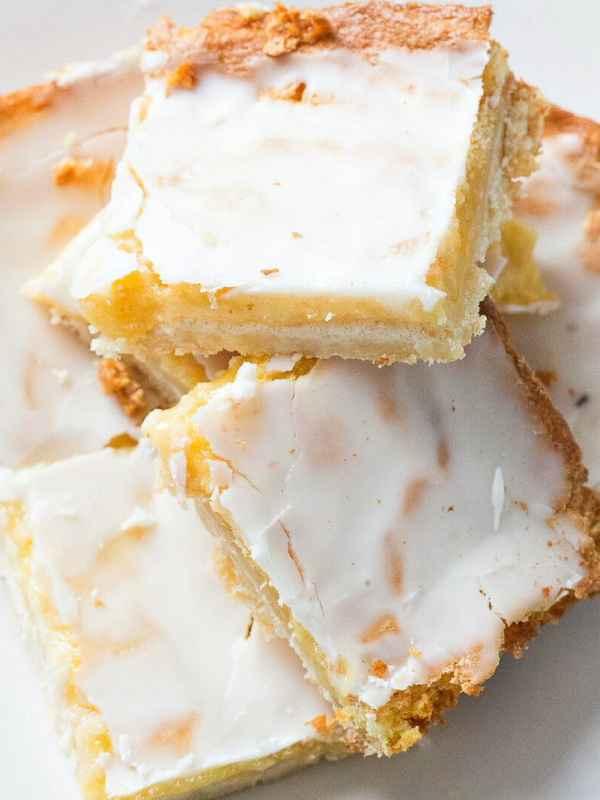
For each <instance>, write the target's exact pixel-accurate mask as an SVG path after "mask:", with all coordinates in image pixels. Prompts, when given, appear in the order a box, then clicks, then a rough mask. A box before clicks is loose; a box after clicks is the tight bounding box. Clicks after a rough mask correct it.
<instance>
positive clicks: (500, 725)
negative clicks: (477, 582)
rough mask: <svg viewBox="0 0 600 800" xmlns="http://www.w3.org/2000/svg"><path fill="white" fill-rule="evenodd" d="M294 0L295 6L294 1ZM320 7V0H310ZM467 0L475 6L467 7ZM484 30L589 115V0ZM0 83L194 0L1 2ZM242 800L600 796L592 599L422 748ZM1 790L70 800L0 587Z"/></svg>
mask: <svg viewBox="0 0 600 800" xmlns="http://www.w3.org/2000/svg"><path fill="white" fill-rule="evenodd" d="M299 5H303V3H299ZM315 5H324V3H315ZM468 5H476V3H468ZM494 5H495V9H496V20H495V27H494V32H495V36H496V38H498V39H499V41H501V42H502V44H503V45H504V46H505V47H506V48H507V49H508V50H509V52H510V54H511V62H512V66H513V68H514V70H515V72H516V73H517V74H520V75H521V74H522V75H524V76H526V77H527V79H528V80H529V81H530V82H532V83H537V84H538V85H539V86H540V87H541V88H542V90H543V91H544V93H545V94H546V96H547V97H549V98H550V99H551V100H552V101H553V102H556V103H559V104H561V105H563V106H565V107H566V108H569V109H570V110H573V111H575V112H577V113H579V114H583V115H586V116H591V117H594V118H596V119H600V44H599V43H600V2H599V0H571V2H568V3H567V2H565V1H564V0H525V2H524V1H523V0H497V2H496V3H495V4H494ZM1 6H2V12H1V14H0V19H1V23H0V91H2V92H5V91H9V90H11V89H15V88H21V87H24V86H27V85H29V84H31V83H35V82H37V81H39V80H40V79H41V78H42V77H43V74H44V72H45V71H47V70H51V69H53V68H56V67H59V66H62V65H63V64H65V63H67V62H70V61H75V60H87V59H94V58H102V57H104V56H105V55H107V54H108V53H110V52H113V51H114V50H118V49H120V48H123V47H126V46H128V45H130V44H132V43H134V42H135V41H137V40H138V39H139V38H140V36H141V34H142V32H143V30H144V28H145V27H147V26H148V25H149V24H151V22H152V21H153V20H154V19H155V18H156V16H157V15H158V14H159V13H165V12H168V13H170V14H171V15H172V17H173V19H174V21H175V22H177V23H181V24H190V23H192V22H194V21H195V20H196V19H198V18H199V17H200V16H201V15H202V14H203V13H204V12H205V11H206V10H208V9H209V8H210V6H211V4H209V3H208V2H206V0H102V2H98V0H18V2H11V3H10V4H9V2H8V0H2V2H1ZM243 796H244V798H247V800H278V799H279V798H282V797H285V798H286V800H306V798H309V797H310V798H316V800H322V799H323V800H325V798H327V800H446V798H450V799H452V798H457V800H567V799H568V800H571V799H574V798H576V800H600V601H596V602H588V603H584V604H581V605H580V606H578V607H576V608H575V609H573V610H572V611H570V612H569V614H568V616H567V618H566V619H565V620H564V621H563V622H562V623H561V624H560V625H559V626H558V627H556V628H551V629H546V630H544V631H543V632H542V634H541V635H540V637H539V639H537V640H536V641H535V642H534V643H533V645H532V646H531V648H530V649H529V651H528V652H527V654H526V655H525V657H524V658H523V660H522V661H521V662H514V661H512V660H511V659H509V658H505V659H504V660H503V662H502V664H501V666H500V669H499V670H498V672H497V674H496V676H495V677H494V678H493V679H492V680H491V681H489V683H488V684H486V688H485V691H484V692H483V694H482V695H481V696H480V697H479V698H462V699H461V702H460V705H459V708H458V709H457V710H455V711H453V712H450V713H448V715H447V725H446V727H445V729H436V730H434V731H433V732H432V734H431V735H430V736H429V737H427V738H426V739H425V740H424V741H423V743H422V744H421V745H419V746H417V747H415V748H413V749H412V750H411V751H409V752H408V753H406V754H405V755H402V756H398V757H396V758H393V759H389V760H386V759H379V760H378V759H374V758H371V759H362V758H360V757H355V758H353V759H350V760H348V761H346V762H345V763H342V764H329V765H322V766H318V767H315V768H313V769H310V770H306V771H305V772H303V773H301V774H298V775H296V776H294V777H291V778H288V779H286V780H285V781H284V782H279V783H276V784H273V785H270V786H266V787H258V788H255V789H253V790H250V791H248V792H246V793H244V795H243ZM0 798H2V800H80V795H79V793H78V791H77V787H76V785H75V781H74V779H73V777H72V775H71V773H70V770H69V768H68V765H67V763H66V761H65V760H64V759H63V757H62V755H61V754H60V751H59V747H58V743H57V742H56V740H55V737H54V732H53V730H52V727H51V724H50V721H49V719H48V717H47V711H46V705H45V699H44V696H43V692H42V690H41V688H40V686H39V683H38V677H37V675H36V673H35V671H34V668H33V666H32V664H31V663H30V661H29V658H28V656H27V654H26V652H25V650H24V648H23V646H22V644H21V641H20V639H19V635H18V631H17V628H16V625H15V623H14V620H13V619H12V616H11V613H10V608H9V604H8V597H7V593H6V589H5V587H4V586H3V585H2V584H0Z"/></svg>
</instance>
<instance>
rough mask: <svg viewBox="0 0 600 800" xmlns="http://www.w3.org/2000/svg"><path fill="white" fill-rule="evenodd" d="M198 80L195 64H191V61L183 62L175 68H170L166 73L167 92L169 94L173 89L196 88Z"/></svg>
mask: <svg viewBox="0 0 600 800" xmlns="http://www.w3.org/2000/svg"><path fill="white" fill-rule="evenodd" d="M196 82H197V78H196V73H195V71H194V66H193V64H190V62H189V61H184V62H183V64H179V66H177V67H175V69H172V70H169V71H168V72H167V73H166V75H165V88H166V92H167V94H169V93H170V92H171V90H172V89H187V90H188V91H189V90H190V89H193V88H194V86H195V85H196Z"/></svg>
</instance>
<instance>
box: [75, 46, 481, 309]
mask: <svg viewBox="0 0 600 800" xmlns="http://www.w3.org/2000/svg"><path fill="white" fill-rule="evenodd" d="M488 58H489V44H488V43H487V42H477V41H471V42H467V41H464V42H459V43H458V44H457V45H456V46H455V47H453V48H449V47H439V48H434V49H431V50H407V49H404V48H399V47H389V48H387V49H385V50H383V51H382V52H380V53H379V54H378V58H377V61H376V63H373V61H372V60H368V59H367V58H366V57H365V56H364V55H363V54H361V53H355V52H351V51H348V50H344V49H342V48H338V49H325V50H314V51H308V52H297V53H292V54H288V55H287V56H286V57H285V58H277V59H269V58H266V57H260V58H259V57H257V58H255V59H254V60H253V61H252V63H251V65H250V70H249V74H247V75H245V76H244V77H243V78H240V77H235V76H233V75H228V74H225V73H223V72H220V71H217V70H216V69H214V66H213V67H210V66H209V65H207V64H204V65H200V66H199V67H198V69H199V74H198V81H197V85H196V86H195V87H194V88H193V89H191V90H184V89H179V90H177V89H175V90H171V91H170V92H167V91H166V90H165V85H164V81H163V79H162V78H156V77H154V78H153V77H150V78H148V79H147V84H146V92H145V98H144V100H141V99H140V101H138V102H136V103H135V104H134V106H133V107H132V117H131V126H130V136H129V140H128V144H127V148H126V152H125V155H124V160H123V162H122V165H121V167H120V169H119V171H118V175H117V179H116V181H115V184H114V187H113V193H112V197H111V201H110V204H109V210H108V216H107V217H106V218H105V223H106V231H107V234H110V235H112V234H115V233H121V232H123V231H125V230H128V229H131V228H132V229H133V230H134V232H135V234H136V236H137V237H138V239H139V240H140V241H141V244H142V248H143V253H144V255H145V257H146V258H147V259H149V260H150V261H151V262H152V264H153V268H154V270H155V272H156V273H157V274H158V275H159V276H160V278H161V280H162V281H163V282H164V283H166V284H175V283H180V282H187V283H194V284H200V285H201V286H202V287H203V289H205V290H206V291H208V292H214V291H216V290H217V289H220V288H223V287H233V289H232V290H233V291H243V292H247V293H252V294H271V293H274V294H280V293H284V294H294V295H298V296H319V295H326V296H332V295H338V296H344V297H352V296H367V297H372V298H376V299H378V300H380V301H381V302H383V303H387V304H398V303H405V302H409V301H411V300H413V299H418V300H420V301H421V302H422V303H423V306H424V307H425V308H432V307H433V305H434V304H435V303H436V301H437V300H438V299H439V298H440V297H442V296H443V293H442V292H440V291H439V290H437V289H434V288H433V287H431V286H428V285H427V284H426V282H425V280H426V276H427V272H428V269H429V266H430V265H431V263H432V262H433V261H434V260H435V257H436V253H437V251H438V248H439V246H440V243H441V241H442V240H443V237H444V235H445V234H446V232H447V231H448V228H449V226H450V224H451V222H452V219H453V214H454V208H455V195H456V191H457V188H458V187H459V186H460V185H461V184H462V182H463V179H464V175H465V163H466V157H467V153H468V150H469V144H470V136H471V133H472V130H473V127H474V124H475V121H476V118H477V113H478V104H479V100H480V97H481V94H482V80H481V75H482V72H483V69H484V67H485V65H486V63H487V60H488ZM298 83H302V84H305V87H306V88H305V89H304V94H303V99H302V102H292V101H290V100H285V99H281V98H280V97H277V96H274V95H277V93H282V92H284V91H285V89H286V87H289V86H291V85H295V84H298ZM148 99H149V100H150V104H149V106H148V107H147V116H146V117H145V119H144V121H143V122H141V123H140V122H139V120H138V117H139V112H140V109H141V108H142V103H146V100H148ZM131 170H133V172H134V173H135V176H136V177H135V178H134V175H133V174H132V171H131ZM140 182H141V184H142V185H143V187H144V192H142V189H141V188H140V186H139V185H138V184H139V183H140ZM134 269H136V261H135V257H134V256H133V255H131V254H129V255H128V254H125V253H123V252H121V251H118V250H117V246H116V243H115V242H114V241H113V240H112V239H110V238H108V237H107V238H105V239H104V240H102V241H100V242H98V243H96V244H95V245H94V246H93V247H92V248H91V249H90V251H89V253H88V255H87V257H86V258H85V259H84V260H83V262H82V264H81V268H80V270H79V272H78V277H77V280H76V283H75V288H74V292H75V295H76V296H77V297H84V296H86V295H87V294H89V293H90V292H92V291H101V290H103V289H106V288H108V286H109V285H110V283H111V282H112V281H113V280H115V279H116V278H117V277H122V276H123V275H124V274H127V273H128V272H130V271H132V270H134ZM265 272H266V273H267V274H264V273H265Z"/></svg>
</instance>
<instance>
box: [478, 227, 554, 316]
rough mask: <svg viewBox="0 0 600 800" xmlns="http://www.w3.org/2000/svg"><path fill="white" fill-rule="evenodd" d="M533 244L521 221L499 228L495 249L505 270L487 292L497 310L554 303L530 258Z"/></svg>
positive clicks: (529, 230) (533, 237) (531, 234)
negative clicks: (504, 260)
mask: <svg viewBox="0 0 600 800" xmlns="http://www.w3.org/2000/svg"><path fill="white" fill-rule="evenodd" d="M536 241H537V234H536V232H535V231H534V230H533V228H530V227H529V225H526V224H525V223H524V222H522V221H521V220H518V219H512V220H509V221H508V222H505V223H504V225H503V226H502V239H501V242H500V244H499V247H500V252H501V253H502V255H503V256H504V258H505V259H506V266H505V267H504V268H503V270H502V272H501V273H500V275H499V276H498V278H497V280H496V283H495V284H494V286H493V287H492V289H491V292H490V294H491V296H492V299H493V301H494V302H495V303H496V305H497V306H498V307H499V308H506V307H507V306H513V307H515V306H516V307H520V308H527V306H531V305H534V304H538V303H554V302H556V300H557V297H556V295H555V294H554V293H553V292H549V291H548V290H547V289H546V287H545V286H544V283H543V281H542V277H541V275H540V273H539V269H538V265H537V263H536V261H535V258H534V257H533V250H534V247H535V243H536Z"/></svg>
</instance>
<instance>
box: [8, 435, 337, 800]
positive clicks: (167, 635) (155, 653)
mask: <svg viewBox="0 0 600 800" xmlns="http://www.w3.org/2000/svg"><path fill="white" fill-rule="evenodd" d="M154 484H155V473H154V467H153V464H152V457H151V453H150V447H149V446H148V445H147V443H142V445H140V446H139V447H138V448H136V449H135V450H134V451H132V452H130V453H129V454H127V455H123V454H118V453H116V452H115V451H112V450H104V451H102V452H100V453H96V454H93V455H86V456H80V457H77V458H74V459H71V460H67V461H64V462H61V463H59V464H55V465H52V466H49V467H43V468H33V469H31V470H24V471H21V472H20V473H15V474H14V475H13V476H12V478H10V479H9V478H8V477H7V476H4V480H3V484H2V485H1V486H0V499H2V500H9V501H12V502H20V503H21V504H22V506H23V508H24V511H25V514H26V522H27V525H28V527H29V529H30V531H31V534H32V538H33V550H32V557H33V568H34V574H35V576H36V580H37V581H38V582H39V585H40V586H41V587H43V590H44V591H46V592H48V593H49V598H50V602H51V603H52V604H53V605H54V606H56V607H57V608H58V610H59V613H60V616H61V621H62V622H63V624H65V625H68V627H69V630H70V636H71V639H72V640H73V641H74V643H75V646H76V649H77V651H78V654H79V656H80V658H81V663H80V666H79V667H78V669H77V671H76V677H75V680H76V683H77V685H78V687H79V688H80V689H81V690H82V691H83V692H84V694H85V696H86V698H87V700H88V701H89V702H90V703H92V704H93V705H94V706H95V707H96V708H97V709H98V710H99V711H100V713H101V714H102V717H103V719H104V722H105V723H106V726H107V728H108V733H109V736H110V740H111V742H112V751H111V752H104V753H102V754H101V755H100V757H99V759H98V763H99V764H100V765H101V766H102V767H103V768H104V769H105V770H106V791H107V795H108V796H110V797H113V796H121V795H124V794H129V793H130V792H136V791H139V790H141V789H142V788H143V787H146V786H150V785H151V784H153V783H155V782H157V781H161V780H167V779H170V778H173V777H176V776H178V775H180V776H182V775H190V774H192V773H195V772H198V771H201V770H204V769H209V768H211V767H215V766H220V765H227V764H234V763H237V762H240V761H245V760H248V759H256V758H260V757H263V756H266V755H270V754H273V753H276V752H278V751H279V750H282V749H284V748H286V747H288V746H290V745H293V744H295V743H297V742H300V741H305V740H310V739H312V738H314V737H315V731H314V730H313V728H312V727H310V726H308V727H307V723H308V722H309V721H310V720H312V719H314V718H316V717H319V716H321V715H324V714H327V712H328V708H327V706H326V705H325V703H324V701H323V700H322V699H321V697H320V696H319V695H318V693H317V691H316V690H315V689H314V688H313V687H312V686H311V685H310V684H309V683H308V682H306V681H305V680H304V677H303V673H302V669H301V667H300V664H299V662H298V660H297V659H296V657H295V656H294V655H293V654H292V652H291V651H290V649H289V647H288V645H287V643H286V642H284V641H282V640H280V639H271V640H269V641H266V640H265V638H264V636H263V635H262V631H261V629H260V627H259V626H258V625H254V626H252V629H251V631H249V625H248V620H249V612H248V610H247V609H246V608H245V607H244V606H243V605H242V604H240V603H236V602H234V601H232V600H231V599H230V598H229V597H228V595H227V594H226V592H225V590H224V588H223V587H222V585H221V581H220V578H219V576H218V575H217V574H215V573H214V571H212V569H211V568H210V561H211V551H212V544H211V541H210V538H209V535H208V534H207V533H206V531H205V530H203V527H202V525H201V523H200V522H199V521H198V519H197V518H196V515H195V514H193V513H192V512H189V511H186V510H184V509H182V508H181V507H180V505H179V504H178V502H177V501H176V500H175V499H174V498H173V497H171V495H169V494H168V493H166V492H162V493H160V492H156V491H155V490H154ZM108 497H110V502H108V503H107V502H106V499H107V498H108ZM165 581H167V582H168V584H169V587H170V589H169V591H163V590H161V588H160V587H163V588H164V587H165V585H166V584H165ZM265 676H268V680H266V679H265Z"/></svg>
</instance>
